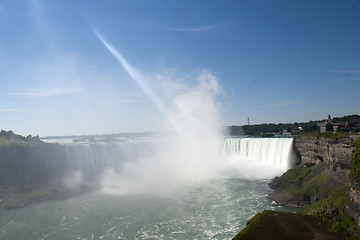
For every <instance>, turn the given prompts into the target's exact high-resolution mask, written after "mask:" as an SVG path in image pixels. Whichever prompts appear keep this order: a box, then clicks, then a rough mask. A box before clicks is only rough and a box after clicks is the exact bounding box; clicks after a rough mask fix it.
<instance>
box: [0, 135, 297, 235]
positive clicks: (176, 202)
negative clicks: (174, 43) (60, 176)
mask: <svg viewBox="0 0 360 240" xmlns="http://www.w3.org/2000/svg"><path fill="white" fill-rule="evenodd" d="M168 141H169V139H167V138H162V139H158V138H147V139H142V138H128V139H127V140H125V139H123V140H121V141H115V142H107V143H104V142H95V143H68V144H66V147H67V150H68V161H69V162H72V164H71V165H70V168H71V169H69V172H72V173H73V175H71V174H70V175H71V176H70V175H69V176H67V180H68V181H67V182H66V184H68V185H67V186H69V187H74V186H75V187H76V184H81V182H83V181H84V182H87V181H91V179H92V180H94V179H96V180H97V181H101V182H102V190H99V191H97V192H94V193H90V194H86V195H82V196H78V197H74V198H69V199H67V200H59V201H49V202H42V203H38V204H34V205H30V206H27V207H25V208H21V209H16V210H11V211H5V210H0V239H44V240H49V239H59V240H60V239H61V240H63V239H113V240H118V239H129V240H132V239H184V240H185V239H231V238H232V237H234V236H235V235H236V233H237V232H239V231H240V230H241V229H242V228H243V227H245V225H246V222H247V220H248V219H249V218H251V217H252V216H254V214H256V213H257V212H259V211H262V210H264V209H270V208H273V207H272V206H271V201H270V200H269V199H267V198H266V196H267V194H268V192H269V187H268V181H269V180H268V177H269V176H270V175H272V176H273V174H281V173H282V172H283V171H285V170H286V169H287V167H288V166H289V164H291V158H290V157H289V153H291V149H292V139H291V138H282V139H281V138H269V139H254V138H228V139H226V140H225V141H224V142H223V148H222V151H220V154H219V155H216V156H215V157H219V158H218V163H217V164H214V163H213V162H209V164H210V163H211V164H214V165H212V166H211V167H206V166H203V168H198V167H201V166H200V165H198V164H193V163H192V162H191V161H184V164H185V166H181V165H178V164H177V163H178V162H180V161H179V160H181V159H175V163H176V164H175V167H173V166H174V165H173V164H172V158H161V154H160V153H161V152H159V151H160V150H161V149H171V148H169V146H167V147H165V148H164V145H167V144H170V146H173V145H172V143H168ZM195 152H196V151H195ZM162 154H163V156H169V155H168V152H162ZM159 156H160V159H159V158H158V157H159ZM180 156H185V155H184V154H182V153H180ZM191 159H193V158H191ZM164 160H167V163H166V162H164ZM164 163H165V164H164ZM201 163H202V162H201ZM205 164H206V163H205ZM214 166H216V167H217V168H215V167H214ZM188 168H190V169H191V171H187V172H186V173H183V172H182V171H184V170H186V169H188ZM209 169H211V170H212V171H211V173H212V174H214V175H213V176H208V177H207V178H204V177H205V176H207V175H206V174H205V173H206V172H207V171H208V170H209ZM197 171H198V172H200V173H201V174H202V175H201V178H198V177H197V175H196V172H197ZM270 173H271V174H270ZM95 176H98V177H97V178H96V177H95ZM272 176H271V177H272ZM186 177H187V178H186ZM255 178H257V180H256V179H255ZM175 179H176V180H177V181H175ZM261 179H262V180H261Z"/></svg>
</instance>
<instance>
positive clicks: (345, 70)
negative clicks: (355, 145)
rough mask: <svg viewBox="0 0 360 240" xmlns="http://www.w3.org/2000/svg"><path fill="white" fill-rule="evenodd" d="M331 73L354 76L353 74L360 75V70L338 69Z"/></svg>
mask: <svg viewBox="0 0 360 240" xmlns="http://www.w3.org/2000/svg"><path fill="white" fill-rule="evenodd" d="M330 72H331V73H345V74H354V73H360V70H356V69H338V70H332V71H330Z"/></svg>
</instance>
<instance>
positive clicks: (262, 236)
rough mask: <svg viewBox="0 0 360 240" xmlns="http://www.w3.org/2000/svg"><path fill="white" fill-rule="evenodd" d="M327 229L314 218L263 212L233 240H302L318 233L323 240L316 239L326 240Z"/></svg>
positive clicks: (251, 220) (326, 226) (268, 211)
mask: <svg viewBox="0 0 360 240" xmlns="http://www.w3.org/2000/svg"><path fill="white" fill-rule="evenodd" d="M327 228H328V223H327V222H324V221H321V220H319V219H318V218H316V217H314V216H309V215H303V214H295V213H286V212H276V211H270V210H265V211H263V212H262V213H258V214H256V215H255V216H254V217H253V218H251V219H250V220H249V222H248V225H247V226H246V227H245V228H244V229H243V230H242V231H241V232H240V233H238V234H237V235H236V236H235V237H234V238H233V240H274V239H276V240H288V239H291V240H297V239H299V240H303V239H314V236H315V235H316V234H318V235H319V233H320V234H322V235H323V236H324V238H317V239H328V238H327V237H328V236H331V235H332V234H331V233H329V232H328V231H327ZM338 237H340V236H338ZM339 239H341V238H339Z"/></svg>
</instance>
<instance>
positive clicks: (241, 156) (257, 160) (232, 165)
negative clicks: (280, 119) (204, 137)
mask: <svg viewBox="0 0 360 240" xmlns="http://www.w3.org/2000/svg"><path fill="white" fill-rule="evenodd" d="M292 143H293V139H292V138H228V139H226V140H225V142H224V146H223V153H224V154H225V155H226V160H227V163H226V164H228V166H229V174H230V175H232V176H233V177H241V178H247V179H270V178H273V177H275V176H278V175H281V174H282V173H284V172H285V171H287V170H288V169H289V168H290V167H292V166H293V162H294V160H295V159H294V157H293V151H292Z"/></svg>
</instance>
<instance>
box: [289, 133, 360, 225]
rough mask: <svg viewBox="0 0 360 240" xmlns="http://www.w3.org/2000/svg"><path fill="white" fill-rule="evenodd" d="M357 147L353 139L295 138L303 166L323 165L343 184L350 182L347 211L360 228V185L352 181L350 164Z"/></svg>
mask: <svg viewBox="0 0 360 240" xmlns="http://www.w3.org/2000/svg"><path fill="white" fill-rule="evenodd" d="M354 149H355V147H354V145H353V144H352V139H350V138H341V139H329V138H311V137H299V138H295V139H294V150H295V151H296V153H297V155H298V156H299V158H300V159H301V163H300V167H301V166H304V167H306V166H310V165H322V166H324V167H325V169H326V171H327V173H328V174H329V176H330V177H331V178H333V179H335V180H337V181H339V182H343V184H344V185H345V184H349V191H348V195H349V199H350V203H349V204H346V205H345V209H344V211H345V213H346V214H347V215H349V216H351V217H353V218H354V220H355V221H356V222H357V224H358V228H359V229H360V186H359V184H357V183H355V182H353V181H350V180H349V178H348V176H349V173H350V165H351V161H352V160H351V159H352V153H353V151H354Z"/></svg>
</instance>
